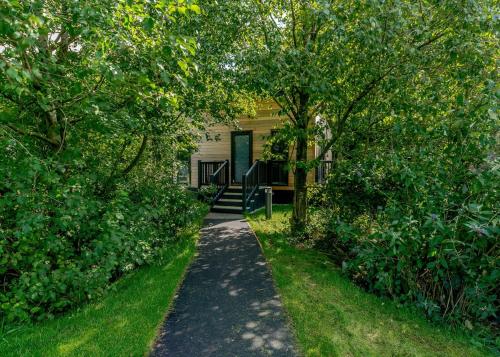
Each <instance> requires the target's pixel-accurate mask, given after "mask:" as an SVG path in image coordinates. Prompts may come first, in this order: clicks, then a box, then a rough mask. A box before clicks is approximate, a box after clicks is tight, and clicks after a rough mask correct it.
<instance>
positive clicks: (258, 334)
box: [151, 213, 296, 357]
mask: <svg viewBox="0 0 500 357" xmlns="http://www.w3.org/2000/svg"><path fill="white" fill-rule="evenodd" d="M151 355H152V356H193V357H194V356H296V352H295V348H294V347H293V338H292V335H291V333H290V330H289V329H288V327H287V325H286V322H285V318H284V316H283V311H282V308H281V302H280V298H279V296H278V295H277V293H276V291H275V289H274V286H273V283H272V279H271V275H270V272H269V270H268V267H267V265H266V261H265V259H264V257H263V255H262V253H261V250H260V247H259V245H258V243H257V240H256V239H255V236H254V235H253V233H252V232H251V230H250V227H249V226H248V223H247V222H246V221H245V220H244V219H243V217H242V216H241V215H236V214H222V213H218V214H214V213H211V214H209V215H208V216H207V217H206V218H205V226H204V228H203V229H202V230H201V237H200V242H199V255H198V257H197V258H196V260H195V261H194V262H193V264H192V266H191V268H190V269H189V271H188V273H187V275H186V279H185V280H184V283H183V285H182V286H181V288H180V290H179V293H178V296H177V297H176V300H175V302H174V310H173V311H172V312H171V313H170V315H169V316H168V319H167V321H166V322H165V323H164V325H163V327H162V328H161V331H160V335H159V337H158V339H157V342H156V344H155V346H154V349H153V351H152V354H151Z"/></svg>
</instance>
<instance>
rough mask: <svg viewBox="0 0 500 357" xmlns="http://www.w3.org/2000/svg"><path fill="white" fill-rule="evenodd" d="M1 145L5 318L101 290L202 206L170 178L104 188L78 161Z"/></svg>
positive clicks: (42, 313)
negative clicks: (101, 191) (64, 162)
mask: <svg viewBox="0 0 500 357" xmlns="http://www.w3.org/2000/svg"><path fill="white" fill-rule="evenodd" d="M0 149H1V154H0V155H1V156H2V157H3V159H2V162H1V164H0V177H2V180H1V181H0V257H1V258H0V278H1V280H0V281H1V282H0V286H1V290H0V319H2V318H6V319H7V321H11V322H12V321H19V320H27V319H32V318H33V319H44V318H48V317H51V316H53V315H54V314H56V313H59V312H62V311H65V310H67V309H69V308H70V307H72V306H75V305H77V304H80V303H82V302H84V301H87V300H90V299H93V298H95V297H96V296H98V295H100V294H102V293H103V291H105V290H106V289H107V288H108V287H109V284H110V282H112V281H113V280H115V279H117V278H118V277H119V276H120V275H122V274H123V273H125V272H128V271H130V270H132V269H134V268H136V267H138V266H141V265H143V264H148V263H152V262H154V261H155V259H156V258H157V257H158V256H159V254H160V250H161V249H163V248H164V247H166V246H167V245H168V244H169V243H170V242H172V240H174V239H176V237H177V233H178V231H179V230H180V229H182V228H183V227H186V226H187V225H189V224H190V223H192V222H193V221H194V220H197V218H198V216H199V213H200V208H201V207H200V204H198V203H196V201H194V200H193V198H192V197H191V195H190V194H189V192H187V191H186V190H184V189H183V188H180V187H178V186H176V185H174V184H172V183H169V182H168V181H164V182H156V183H155V182H153V181H144V182H142V183H140V184H137V185H135V184H133V182H131V180H128V181H123V182H119V183H118V184H117V187H116V189H114V190H113V191H111V192H110V193H109V194H108V195H102V194H99V193H98V190H95V187H98V186H99V182H98V181H97V180H98V175H91V174H90V173H89V172H88V171H87V170H85V169H84V168H82V167H77V166H78V165H76V164H75V165H73V166H71V165H65V166H61V165H60V164H59V163H58V162H56V161H51V160H41V159H38V158H37V157H35V156H30V155H25V153H22V151H20V150H19V149H20V148H19V146H18V145H17V144H16V143H15V142H14V141H11V142H6V143H5V145H4V144H3V143H2V147H1V148H0Z"/></svg>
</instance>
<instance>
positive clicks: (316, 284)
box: [248, 206, 488, 356]
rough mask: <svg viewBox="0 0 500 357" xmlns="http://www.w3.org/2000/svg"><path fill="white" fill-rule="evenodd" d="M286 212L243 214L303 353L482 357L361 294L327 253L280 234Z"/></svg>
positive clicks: (447, 332)
mask: <svg viewBox="0 0 500 357" xmlns="http://www.w3.org/2000/svg"><path fill="white" fill-rule="evenodd" d="M290 214H291V210H290V207H288V206H274V212H273V219H272V220H271V221H266V220H265V217H264V212H262V211H260V212H258V213H256V214H252V215H249V217H248V218H249V221H250V225H251V226H252V228H253V230H254V231H255V233H256V234H257V236H258V238H259V240H260V242H261V244H262V246H263V250H264V254H265V256H266V258H267V260H268V261H269V263H270V264H271V267H272V272H273V276H274V280H275V283H276V285H277V288H278V290H279V292H280V294H281V296H282V299H283V303H284V306H285V308H286V310H287V312H288V315H289V317H290V319H291V324H292V325H293V327H294V329H295V335H296V337H297V340H298V342H299V345H300V347H301V349H302V351H303V352H304V354H305V355H306V356H484V355H488V354H487V352H484V351H480V350H479V349H477V348H475V347H474V346H471V344H470V342H468V339H467V338H466V337H465V336H464V335H463V334H462V333H461V332H458V331H453V330H451V329H449V328H447V327H445V326H436V325H432V324H430V323H429V322H427V321H426V320H425V319H424V318H423V317H422V316H421V315H420V314H419V313H418V312H413V311H411V310H410V309H407V308H398V307H397V305H396V304H394V303H392V302H391V301H388V300H385V299H381V298H378V297H376V296H374V295H372V294H369V293H367V292H364V291H363V290H362V289H360V288H358V287H357V286H356V285H354V284H353V283H352V282H350V281H349V280H348V279H347V278H345V277H344V276H342V275H341V273H340V271H339V269H338V268H337V267H336V266H335V265H333V264H332V263H331V262H330V261H329V259H328V258H327V257H325V256H324V255H322V254H321V253H319V252H317V251H314V250H306V249H297V248H294V247H292V246H290V245H289V244H287V243H286V241H285V238H286V234H285V233H284V232H286V229H287V226H288V220H289V218H290Z"/></svg>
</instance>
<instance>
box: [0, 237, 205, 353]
mask: <svg viewBox="0 0 500 357" xmlns="http://www.w3.org/2000/svg"><path fill="white" fill-rule="evenodd" d="M196 237H197V233H195V232H190V233H186V234H184V235H183V236H182V237H180V239H179V241H178V242H177V243H175V244H173V245H172V246H171V247H169V249H166V250H165V254H164V255H163V256H162V258H163V259H162V263H161V264H159V265H152V266H146V267H143V268H140V269H139V270H137V271H136V272H133V273H131V274H129V275H126V276H124V277H123V278H121V279H120V280H119V281H118V282H116V283H115V284H114V286H113V287H114V289H112V291H110V292H109V293H108V294H107V295H106V296H105V297H104V298H103V299H102V300H101V301H99V302H95V303H91V304H88V305H86V306H84V307H82V308H81V309H80V310H77V311H74V312H73V313H70V314H68V315H64V316H61V317H58V318H56V319H55V320H52V321H47V322H43V323H39V324H33V325H29V326H26V325H25V326H21V327H18V328H16V329H12V330H10V331H6V332H4V333H2V334H1V335H0V356H4V357H7V356H142V355H145V354H147V352H148V351H149V349H150V348H151V344H152V342H153V340H154V338H155V336H156V333H157V331H158V328H159V326H160V325H161V323H162V322H163V320H164V318H165V315H166V312H167V310H168V308H169V306H170V304H171V302H172V299H173V296H174V294H175V292H176V290H177V286H178V285H179V283H180V281H181V279H182V277H183V275H184V272H185V270H186V267H187V266H188V264H189V263H190V262H191V260H192V258H193V256H194V253H195V250H196Z"/></svg>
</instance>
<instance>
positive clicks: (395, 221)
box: [206, 0, 499, 327]
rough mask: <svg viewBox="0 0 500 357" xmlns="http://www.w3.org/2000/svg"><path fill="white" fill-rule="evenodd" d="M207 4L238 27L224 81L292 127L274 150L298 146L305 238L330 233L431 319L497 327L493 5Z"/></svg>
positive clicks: (356, 273)
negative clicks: (327, 168) (232, 79)
mask: <svg viewBox="0 0 500 357" xmlns="http://www.w3.org/2000/svg"><path fill="white" fill-rule="evenodd" d="M206 6H207V7H209V8H211V9H212V12H213V13H215V14H216V15H212V16H214V17H215V16H223V17H224V18H225V19H226V21H225V24H224V23H223V24H222V25H221V26H224V31H226V32H227V33H228V34H230V35H229V36H228V37H227V38H224V39H226V40H227V41H230V42H231V43H232V47H231V54H230V55H226V57H221V62H223V61H227V59H228V58H230V60H231V64H232V65H231V66H227V68H226V70H228V71H232V72H234V73H235V76H236V78H238V80H239V83H240V84H241V87H243V88H245V89H246V90H248V91H250V92H252V93H254V94H256V95H258V96H262V97H266V98H272V99H274V100H275V102H276V103H277V104H278V105H279V106H280V107H281V112H280V114H281V115H282V117H284V118H285V119H284V121H285V125H284V128H283V129H282V130H280V133H279V135H277V136H275V140H285V141H287V142H288V143H289V144H290V148H292V149H293V150H290V154H291V155H293V156H291V157H290V158H289V161H290V164H291V165H290V166H291V168H292V170H293V172H294V175H295V176H294V195H295V198H294V210H293V217H292V220H291V223H292V225H291V228H292V235H293V239H295V240H296V241H298V242H299V241H300V240H304V239H307V238H313V239H314V238H317V236H318V235H319V236H320V237H321V238H324V239H322V244H324V243H325V242H326V244H327V247H328V249H330V250H331V253H332V256H334V257H335V258H336V259H338V261H339V262H343V263H344V269H345V271H346V273H348V274H349V275H350V276H351V277H352V278H353V279H355V280H356V281H358V282H359V283H360V284H362V285H364V286H366V287H367V288H368V289H370V290H372V291H375V292H377V293H380V294H384V295H388V296H391V297H393V298H395V299H399V300H401V301H403V302H412V303H416V304H418V305H419V306H422V307H423V308H424V309H425V310H426V311H427V312H428V314H429V316H431V317H446V318H448V319H451V320H454V321H461V322H463V323H464V324H466V325H467V326H468V327H471V326H474V325H476V323H478V324H479V323H480V324H484V325H492V324H495V323H496V319H497V311H498V287H497V286H498V281H499V271H498V264H499V261H498V256H499V247H498V243H497V239H498V159H497V155H498V154H497V150H498V148H497V145H498V143H497V140H498V137H497V135H498V134H497V130H498V119H497V111H498V108H497V101H498V89H497V84H496V82H497V72H496V71H497V63H496V62H495V56H496V55H497V53H498V38H497V30H496V27H495V26H496V25H497V21H498V19H497V17H496V13H497V8H496V6H495V4H494V2H492V1H489V0H484V1H474V2H468V1H465V2H464V1H455V0H447V1H439V2H436V1H432V0H429V1H324V0H291V1H283V0H271V1H243V0H242V1H231V2H230V3H224V4H222V3H220V2H218V1H208V5H206ZM222 13H223V14H224V15H219V14H222ZM228 19H229V20H230V21H228ZM207 21H212V22H214V23H215V22H217V20H214V19H211V18H210V16H209V15H208V20H207ZM217 23H218V24H220V23H221V21H219V22H217ZM220 31H222V30H220ZM234 33H238V34H239V36H234ZM310 145H317V146H318V149H319V150H318V152H319V154H318V155H317V157H316V158H312V157H308V155H307V148H308V146H310ZM325 158H327V159H331V160H332V161H333V164H332V165H333V166H332V174H331V176H330V177H329V180H328V183H327V185H326V186H324V187H318V188H316V189H315V190H314V192H311V194H312V197H311V202H312V203H315V204H316V207H315V208H314V210H313V211H314V212H315V214H314V219H313V220H308V219H307V214H306V213H307V210H306V207H307V202H306V199H305V197H306V193H307V191H308V189H309V188H308V187H307V186H306V174H307V172H309V171H311V170H313V169H314V168H315V166H317V165H318V164H319V161H320V160H323V159H325ZM318 208H319V209H318ZM316 218H317V219H316ZM306 223H307V225H306ZM306 226H307V227H306ZM303 228H305V229H303Z"/></svg>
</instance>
